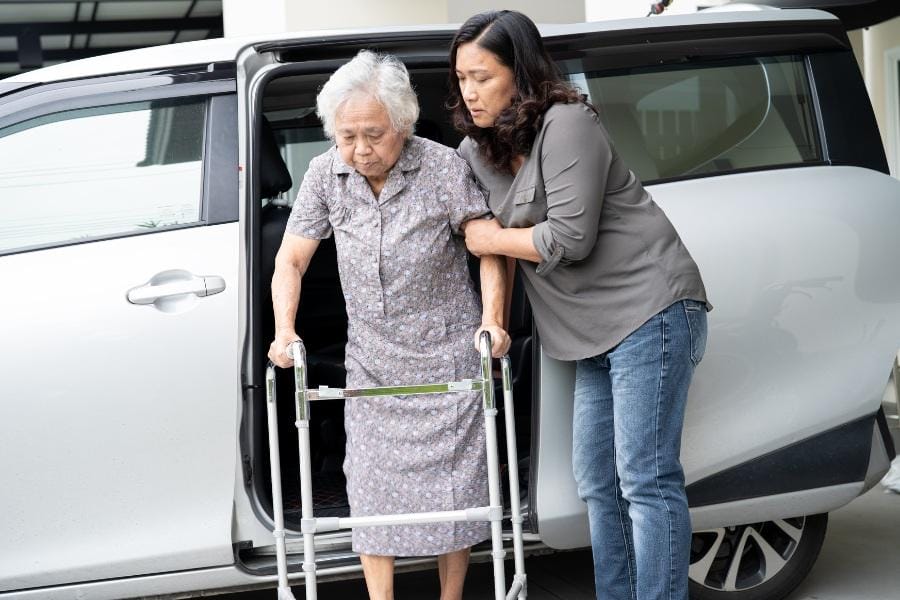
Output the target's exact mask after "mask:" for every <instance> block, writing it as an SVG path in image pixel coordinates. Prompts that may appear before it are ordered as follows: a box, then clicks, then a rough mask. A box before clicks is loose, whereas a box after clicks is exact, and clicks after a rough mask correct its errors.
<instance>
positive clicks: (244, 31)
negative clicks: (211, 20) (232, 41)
mask: <svg viewBox="0 0 900 600" xmlns="http://www.w3.org/2000/svg"><path fill="white" fill-rule="evenodd" d="M288 3H289V0H252V1H250V0H222V19H223V22H224V30H225V37H238V36H242V35H255V34H261V33H281V32H283V31H290V27H288V22H287V4H288Z"/></svg>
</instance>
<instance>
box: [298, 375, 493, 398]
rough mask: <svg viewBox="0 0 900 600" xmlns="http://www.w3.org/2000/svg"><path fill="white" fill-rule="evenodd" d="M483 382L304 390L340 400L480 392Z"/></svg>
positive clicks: (308, 395) (310, 394) (309, 395)
mask: <svg viewBox="0 0 900 600" xmlns="http://www.w3.org/2000/svg"><path fill="white" fill-rule="evenodd" d="M483 387H484V382H483V381H481V380H475V379H463V380H462V381H448V382H447V383H423V384H419V385H396V386H382V387H368V388H332V387H326V386H324V385H323V386H319V387H318V388H314V389H311V390H307V391H306V399H307V400H309V401H310V402H312V401H314V400H340V399H341V398H374V397H377V396H415V395H419V394H447V393H450V392H480V391H481V390H482V388H483Z"/></svg>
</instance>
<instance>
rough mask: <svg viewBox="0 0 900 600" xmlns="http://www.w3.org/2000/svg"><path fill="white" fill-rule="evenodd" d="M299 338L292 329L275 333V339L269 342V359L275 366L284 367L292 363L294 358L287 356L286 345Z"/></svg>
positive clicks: (290, 365)
mask: <svg viewBox="0 0 900 600" xmlns="http://www.w3.org/2000/svg"><path fill="white" fill-rule="evenodd" d="M299 339H300V336H299V335H297V334H296V333H295V332H293V331H285V332H281V333H276V334H275V341H273V342H272V343H271V344H269V360H271V361H272V362H273V363H275V365H276V366H278V367H281V368H282V369H286V368H288V367H292V366H293V365H294V359H293V358H291V357H290V356H288V347H289V346H290V345H291V344H293V343H294V342H296V341H297V340H299Z"/></svg>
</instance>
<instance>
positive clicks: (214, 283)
mask: <svg viewBox="0 0 900 600" xmlns="http://www.w3.org/2000/svg"><path fill="white" fill-rule="evenodd" d="M224 289H225V279H223V278H222V277H219V276H218V275H194V274H193V273H189V272H187V271H182V270H174V271H163V272H162V273H158V274H157V275H155V276H153V278H152V279H150V281H148V282H147V283H145V284H144V285H139V286H137V287H133V288H131V289H130V290H128V294H127V297H128V301H129V302H131V303H132V304H139V305H143V304H153V303H155V302H156V301H157V300H160V299H162V298H171V297H173V296H183V295H186V294H194V295H195V296H199V297H201V298H204V297H206V296H212V295H213V294H218V293H219V292H221V291H223V290H224Z"/></svg>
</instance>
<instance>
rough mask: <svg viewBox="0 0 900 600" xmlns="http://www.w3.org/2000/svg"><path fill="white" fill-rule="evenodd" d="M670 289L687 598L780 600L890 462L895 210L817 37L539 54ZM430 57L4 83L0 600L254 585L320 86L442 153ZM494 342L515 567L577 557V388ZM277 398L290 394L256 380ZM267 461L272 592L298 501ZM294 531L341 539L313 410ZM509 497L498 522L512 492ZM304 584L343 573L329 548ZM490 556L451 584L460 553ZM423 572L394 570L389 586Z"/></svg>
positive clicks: (899, 276)
mask: <svg viewBox="0 0 900 600" xmlns="http://www.w3.org/2000/svg"><path fill="white" fill-rule="evenodd" d="M542 32H543V34H544V35H545V37H546V43H547V45H548V48H549V49H550V50H551V52H552V53H553V55H554V57H555V58H556V59H557V60H558V61H559V65H560V67H561V69H562V70H563V71H564V72H565V73H566V74H567V75H568V77H570V78H571V80H572V81H573V82H575V83H576V84H577V85H578V86H580V87H581V89H582V90H583V91H584V92H585V93H587V94H588V95H589V96H590V99H591V101H592V102H594V103H595V104H597V105H598V106H599V107H600V108H601V110H602V112H603V115H604V118H605V120H606V122H607V125H608V128H609V130H610V132H611V134H612V136H613V138H614V141H615V143H616V145H617V147H618V149H619V152H620V154H622V155H623V156H624V158H625V160H626V162H627V163H628V164H629V165H631V167H632V168H633V169H634V170H635V171H636V172H637V173H638V175H639V176H640V177H641V178H642V179H643V181H644V182H645V183H646V184H647V185H648V188H649V190H650V191H651V193H652V194H653V196H654V197H655V199H656V201H657V202H658V203H659V205H660V206H661V207H662V208H663V209H664V210H665V211H666V213H667V214H668V216H669V218H670V219H671V220H672V222H673V223H674V224H675V226H676V227H677V228H678V231H679V233H680V235H681V237H682V238H683V239H684V240H685V242H686V244H687V245H688V247H689V248H690V249H691V252H692V254H693V255H694V257H695V258H696V260H697V262H698V264H699V265H700V268H701V270H702V272H703V275H704V278H705V280H706V284H707V289H708V291H709V294H710V298H711V300H712V302H713V303H714V304H715V306H716V309H715V310H714V311H713V312H712V313H710V321H709V322H710V335H709V343H708V347H707V352H706V357H705V359H704V361H703V363H702V364H701V366H700V367H699V370H698V371H697V374H696V379H695V384H694V386H693V388H692V390H691V398H690V401H689V406H688V411H687V421H686V425H685V429H684V442H683V457H682V458H683V462H684V465H685V470H686V476H687V482H688V488H687V490H688V496H689V499H690V504H691V514H692V519H693V523H694V528H695V535H694V542H693V546H692V557H691V593H692V597H693V598H695V599H702V600H706V599H709V600H713V599H719V600H722V599H724V600H727V599H729V598H733V599H735V600H737V599H738V598H740V599H741V600H748V599H750V600H752V599H757V598H760V599H761V598H765V599H766V600H774V599H778V598H782V597H784V596H785V595H786V594H787V593H789V592H790V590H791V589H793V587H795V586H796V585H797V583H799V581H801V580H802V578H803V577H804V576H805V575H806V573H807V572H808V571H809V569H810V568H811V566H812V564H813V562H814V561H815V559H816V556H817V554H818V551H819V548H820V547H821V545H822V541H823V537H824V533H825V527H826V522H827V518H828V517H827V513H828V512H829V511H833V510H835V509H837V508H839V507H841V506H843V505H845V504H847V503H848V502H850V501H851V500H853V499H854V498H856V497H857V496H859V495H860V494H862V493H863V492H865V491H866V490H867V489H869V488H870V487H871V486H873V485H874V484H875V483H876V482H877V481H878V480H879V479H880V478H881V476H882V475H883V474H884V473H885V472H886V471H887V469H888V466H889V463H890V460H891V458H893V456H894V448H893V445H892V442H891V437H890V433H889V431H888V425H887V420H886V419H885V414H884V412H883V410H882V406H881V405H882V401H883V399H885V402H886V403H888V404H890V403H891V402H893V403H896V388H895V386H894V381H893V379H892V378H891V371H892V365H893V364H894V360H895V355H896V353H897V349H898V347H900V273H898V270H897V267H896V260H897V257H898V256H900V236H898V235H897V233H896V224H897V223H900V181H897V180H896V179H893V178H891V177H890V176H889V175H888V167H887V161H886V159H885V154H884V150H883V148H882V144H881V141H880V138H879V134H878V130H877V126H876V123H875V119H874V116H873V113H872V108H871V105H870V103H869V99H868V96H867V94H866V90H865V87H864V85H863V82H862V79H861V76H860V73H859V69H858V67H857V64H856V61H855V60H854V57H853V54H852V51H851V49H850V44H849V42H848V39H847V35H846V33H845V31H844V29H843V27H842V26H841V23H840V21H838V20H837V19H835V18H834V17H832V16H831V15H829V14H827V13H824V12H817V11H787V10H785V11H778V10H770V11H759V12H734V13H726V12H703V13H698V14H696V15H686V16H669V17H660V18H654V19H645V20H637V19H635V20H627V21H615V22H607V23H587V24H576V25H566V26H560V25H554V26H546V27H543V28H542ZM453 33H454V30H453V28H452V27H450V26H438V27H405V28H384V29H378V30H365V31H347V32H343V33H333V32H332V33H327V34H324V33H319V32H310V33H301V34H288V35H283V36H277V37H268V38H259V39H252V40H236V39H222V40H210V41H203V42H193V43H187V44H177V45H171V46H163V47H156V48H148V49H145V50H138V51H132V52H125V53H121V54H114V55H108V56H103V57H99V58H93V59H87V60H82V61H76V62H72V63H68V64H63V65H58V66H53V67H49V68H45V69H41V70H37V71H32V72H30V73H27V74H24V75H20V76H17V77H13V78H10V79H6V80H3V81H0V189H2V191H0V281H2V282H3V283H2V286H3V287H2V293H0V382H2V384H0V385H2V388H0V389H2V392H0V398H2V401H0V440H2V452H0V481H2V482H3V492H2V493H0V531H2V534H3V541H4V544H3V547H2V549H0V598H4V599H5V598H11V599H12V598H16V599H22V600H27V599H32V598H42V599H60V600H62V599H66V600H68V599H71V598H79V599H84V600H100V599H118V598H130V597H140V596H154V597H157V596H159V597H166V596H172V597H175V596H177V597H185V596H188V595H191V594H196V595H200V594H210V593H213V592H219V591H228V590H241V589H250V588H257V587H272V586H274V584H275V557H274V545H273V538H272V527H273V525H272V513H271V509H272V503H271V498H270V492H269V490H270V481H269V465H268V452H267V449H266V439H267V435H266V433H267V432H266V419H265V406H264V402H265V400H264V395H265V394H264V386H263V384H264V381H263V379H264V371H265V367H266V348H267V346H268V343H269V341H270V340H271V338H272V334H273V327H274V326H273V320H272V315H271V292H270V288H269V282H270V279H271V275H272V270H273V262H274V255H275V251H276V249H277V248H278V245H279V243H280V239H281V236H282V233H283V231H284V226H285V223H286V220H287V216H288V213H289V207H290V204H291V200H292V198H293V197H294V194H295V193H296V191H297V189H298V186H299V184H300V181H301V180H302V178H303V174H304V170H305V169H306V166H307V164H308V162H309V159H310V158H311V157H312V156H315V155H316V154H319V153H321V152H322V151H323V150H325V149H326V148H327V147H328V146H329V142H328V141H327V140H326V139H325V137H324V135H323V133H322V129H321V126H320V123H319V122H318V120H317V119H316V117H315V112H314V110H313V107H314V99H315V95H316V92H317V89H318V88H319V86H320V85H321V84H322V83H323V82H324V81H325V79H326V78H327V77H328V76H329V74H330V73H331V72H332V71H333V70H334V69H335V68H336V67H337V66H339V65H340V64H342V63H343V62H345V61H346V60H348V58H349V57H352V56H353V55H354V54H355V53H356V52H357V51H358V50H359V49H360V48H374V49H378V50H380V51H384V52H390V53H394V54H396V55H399V56H400V57H402V59H403V60H404V61H405V62H406V64H407V66H408V68H409V70H410V72H411V75H412V79H413V82H414V84H415V87H416V90H417V91H418V94H419V98H420V103H421V105H422V117H421V120H420V122H419V123H418V125H417V132H418V134H419V135H422V136H425V137H429V138H432V139H435V140H438V141H440V142H442V143H444V144H447V145H450V146H455V145H456V144H457V143H458V142H459V135H458V134H457V133H456V132H455V131H454V130H453V128H452V127H451V126H450V124H449V122H448V118H447V113H446V111H445V110H444V109H443V103H444V100H445V97H446V93H447V89H446V86H447V49H448V45H449V42H450V39H451V37H452V35H453ZM532 325H533V324H532V320H531V313H530V310H529V306H528V303H527V301H526V299H525V297H524V295H523V293H522V290H521V287H520V286H519V285H517V286H516V290H515V293H514V299H513V306H512V315H511V323H510V331H511V334H512V336H513V339H514V342H513V349H512V352H511V356H512V362H513V368H514V389H515V395H516V399H517V406H516V409H517V414H516V415H515V418H516V420H517V423H518V446H519V449H520V454H521V456H522V459H521V461H520V463H519V464H517V465H506V468H514V469H518V470H519V472H520V473H521V478H520V480H521V489H519V490H512V493H516V494H520V496H521V498H522V500H523V502H524V505H525V506H526V509H527V523H526V531H527V532H528V533H527V535H526V547H527V549H528V551H529V552H533V551H540V552H545V551H547V550H548V549H558V550H564V549H569V548H577V547H583V546H586V545H588V543H589V539H588V532H587V519H586V515H585V508H584V506H583V504H582V503H581V502H580V501H579V499H578V497H577V495H576V492H575V484H574V481H573V476H572V474H571V450H570V447H571V421H572V402H571V397H572V387H573V367H572V365H571V364H567V363H563V362H559V361H555V360H553V359H550V358H549V357H547V356H545V355H544V354H543V353H542V352H541V344H540V340H539V339H538V338H537V336H536V334H535V332H534V329H533V326H532ZM298 326H299V333H300V334H301V335H302V336H303V338H304V340H305V342H306V345H307V351H308V353H309V357H308V360H309V379H310V382H309V383H310V386H311V387H314V386H318V385H330V386H337V387H340V386H342V384H343V378H344V371H343V347H344V342H345V340H346V314H345V312H344V308H343V298H342V293H341V289H340V282H339V279H338V275H337V270H336V266H335V256H334V246H333V244H331V245H329V244H328V243H323V244H322V245H321V247H320V249H319V251H318V252H317V254H316V256H315V259H314V261H313V264H312V265H311V267H310V269H309V271H308V273H307V275H306V279H305V281H304V294H303V299H302V303H301V306H300V310H299V317H298ZM282 376H283V377H284V379H283V380H282V379H281V378H280V379H279V380H278V389H279V391H280V393H281V395H282V397H288V396H289V394H290V391H291V388H292V382H291V381H290V380H289V376H288V373H282V374H281V375H280V377H282ZM283 404H284V406H283V407H282V408H283V409H284V414H281V415H280V422H279V429H280V430H281V431H280V434H281V435H280V438H281V443H282V449H281V450H282V451H281V468H282V476H283V477H282V478H283V481H284V485H285V498H286V508H287V509H288V510H287V514H286V516H287V523H288V527H289V529H291V530H292V531H294V533H295V535H292V536H289V539H288V549H289V553H290V555H289V563H290V567H291V577H292V582H295V583H300V582H301V581H302V572H301V571H300V568H299V563H300V561H301V560H302V544H301V543H300V534H299V519H300V511H299V485H298V483H297V469H298V465H297V451H296V432H295V429H294V425H293V415H292V414H290V412H291V409H292V407H291V406H290V403H283ZM312 414H313V430H312V431H313V448H314V457H313V467H314V489H315V490H316V491H317V495H316V496H315V499H314V503H315V510H316V512H317V514H319V515H328V514H331V515H342V514H346V513H347V511H348V508H347V501H346V495H345V492H344V480H343V475H342V471H341V463H342V459H343V451H344V438H343V422H342V418H343V417H342V410H341V407H340V405H339V404H334V405H332V406H323V407H320V406H319V405H316V406H314V411H313V413H312ZM507 493H509V491H507ZM316 545H317V558H318V565H319V569H320V571H319V573H320V576H321V577H322V578H340V577H355V576H359V575H360V565H359V561H358V559H357V557H356V556H355V555H354V554H353V553H352V552H351V550H350V542H349V532H346V531H340V532H336V533H328V534H321V535H319V537H318V538H317V540H316ZM488 551H489V549H488V548H487V547H485V548H483V549H480V551H479V552H476V558H477V557H483V556H485V555H487V553H488ZM400 563H401V564H407V565H408V566H410V567H413V566H422V567H423V568H424V567H428V566H430V563H428V561H422V560H421V559H408V560H405V561H404V560H401V561H400Z"/></svg>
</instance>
